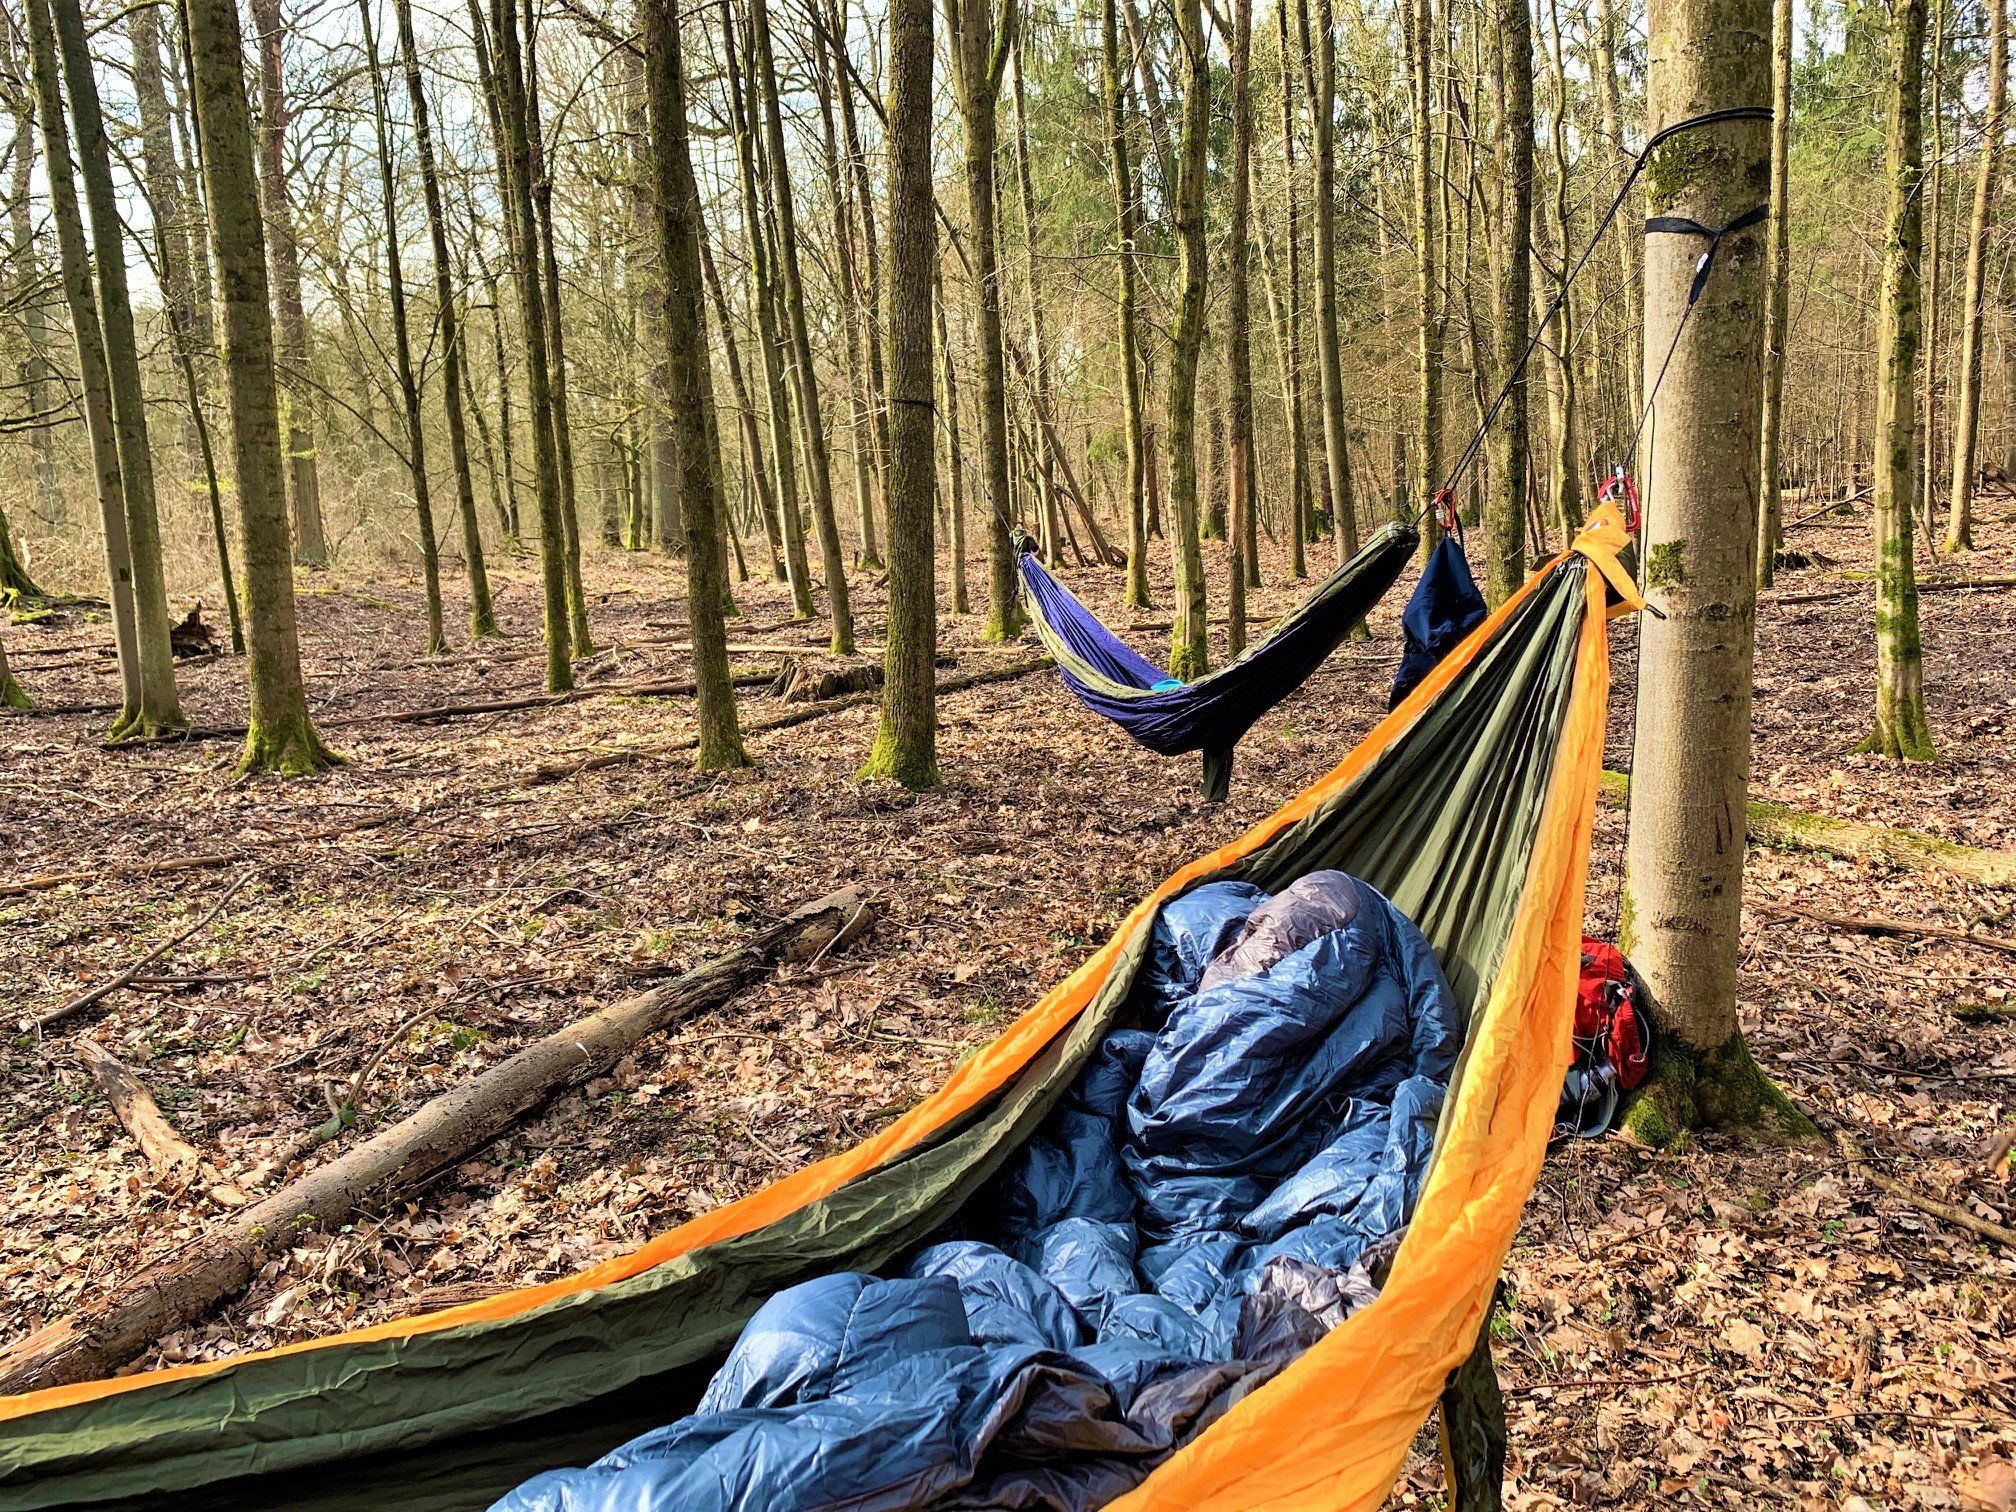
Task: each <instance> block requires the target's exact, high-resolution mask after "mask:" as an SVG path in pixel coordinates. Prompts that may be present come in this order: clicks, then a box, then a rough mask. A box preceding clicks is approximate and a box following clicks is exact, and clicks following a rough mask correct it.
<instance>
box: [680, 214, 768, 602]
mask: <svg viewBox="0 0 2016 1512" xmlns="http://www.w3.org/2000/svg"><path fill="white" fill-rule="evenodd" d="M701 231H702V233H703V234H702V236H701V238H700V267H701V271H702V272H703V273H704V274H705V275H706V278H707V292H708V295H709V297H710V298H711V299H712V300H713V303H714V319H715V323H716V324H718V325H719V326H720V327H721V354H722V356H724V357H725V358H727V360H728V386H729V391H730V392H731V393H733V394H734V395H735V410H736V413H737V415H738V416H739V417H740V421H739V423H740V426H741V434H742V455H743V458H744V459H745V465H746V467H747V471H748V476H749V481H750V484H751V485H752V486H753V487H754V489H755V492H756V508H757V510H758V512H759V513H760V514H761V516H762V518H763V524H764V528H765V530H766V532H767V533H768V535H769V540H770V574H771V576H772V577H774V578H776V579H777V581H778V582H780V583H781V582H783V581H785V579H786V573H785V571H784V564H783V561H782V559H781V558H780V557H779V555H778V549H777V548H778V535H777V525H776V520H777V500H776V496H775V495H774V494H773V493H772V492H771V491H770V470H769V466H768V464H767V463H765V462H764V460H763V428H762V426H761V425H759V424H758V423H757V420H756V406H755V405H754V404H752V403H751V402H750V398H749V384H748V381H747V379H745V378H744V377H743V374H742V353H741V351H740V349H739V348H738V347H737V345H736V342H735V324H734V318H733V316H732V314H731V312H730V311H729V308H728V300H727V296H726V295H725V294H723V292H722V289H721V276H720V274H718V273H717V272H716V271H715V269H714V250H713V247H712V246H711V244H710V243H709V242H708V240H707V238H706V235H705V234H704V233H705V231H706V227H704V226H703V227H701Z"/></svg>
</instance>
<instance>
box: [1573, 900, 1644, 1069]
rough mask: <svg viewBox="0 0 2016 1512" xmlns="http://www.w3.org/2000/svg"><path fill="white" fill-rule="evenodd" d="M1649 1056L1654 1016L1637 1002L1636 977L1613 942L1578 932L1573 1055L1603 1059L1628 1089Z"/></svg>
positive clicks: (1584, 1061)
mask: <svg viewBox="0 0 2016 1512" xmlns="http://www.w3.org/2000/svg"><path fill="white" fill-rule="evenodd" d="M1651 1057H1652V1018H1651V1015H1650V1014H1648V1013H1647V1012H1646V1011H1645V1006H1644V1004H1643V1003H1641V1002H1640V1001H1639V989H1638V977H1637V974H1636V973H1635V972H1633V971H1632V970H1631V963H1630V962H1629V961H1627V960H1625V959H1624V953H1623V952H1622V951H1620V950H1619V949H1618V948H1617V947H1616V946H1615V945H1612V944H1609V943H1608V942H1607V941H1604V940H1596V939H1591V938H1590V937H1589V936H1587V935H1584V936H1583V937H1582V979H1581V981H1580V983H1578V984H1577V986H1576V989H1575V1060H1576V1064H1578V1065H1592V1064H1596V1063H1598V1062H1602V1061H1607V1062H1608V1063H1609V1065H1610V1067H1611V1069H1612V1070H1614V1071H1615V1072H1616V1073H1617V1084H1618V1085H1619V1086H1620V1087H1622V1088H1623V1089H1624V1090H1625V1091H1627V1092H1628V1091H1630V1090H1631V1089H1632V1088H1633V1087H1635V1086H1637V1085H1638V1084H1639V1083H1640V1082H1642V1081H1643V1080H1645V1072H1646V1070H1647V1068H1648V1066H1649V1064H1650V1062H1651Z"/></svg>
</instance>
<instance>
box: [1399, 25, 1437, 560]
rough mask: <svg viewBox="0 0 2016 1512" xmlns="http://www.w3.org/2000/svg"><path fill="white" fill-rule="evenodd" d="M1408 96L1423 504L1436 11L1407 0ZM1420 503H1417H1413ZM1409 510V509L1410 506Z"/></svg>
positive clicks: (1433, 419)
mask: <svg viewBox="0 0 2016 1512" xmlns="http://www.w3.org/2000/svg"><path fill="white" fill-rule="evenodd" d="M1409 10H1410V14H1411V18H1412V24H1411V25H1410V26H1409V27H1408V64H1409V82H1410V86H1411V87H1410V91H1409V96H1410V100H1411V104H1412V113H1413V118H1414V120H1413V126H1414V129H1413V147H1414V383H1415V399H1414V402H1415V409H1414V430H1415V437H1416V440H1415V448H1414V478H1413V483H1414V497H1415V498H1417V499H1419V500H1420V501H1421V504H1422V505H1426V504H1427V503H1428V501H1429V500H1430V499H1432V498H1434V496H1435V490H1436V489H1438V488H1440V487H1441V486H1442V313H1441V307H1440V293H1441V290H1440V277H1441V275H1440V271H1439V270H1438V268H1437V267H1436V257H1435V253H1436V247H1437V239H1438V232H1437V229H1436V223H1437V216H1436V213H1435V212H1436V209H1437V208H1438V207H1437V204H1436V195H1435V184H1436V172H1435V135H1436V132H1435V89H1434V75H1433V63H1434V60H1435V11H1434V6H1433V3H1432V0H1410V3H1409ZM1417 507H1418V506H1417ZM1407 512H1408V513H1410V514H1411V513H1412V512H1413V511H1411V510H1409V511H1407ZM1435 535H1436V525H1435V518H1434V516H1433V515H1432V514H1431V515H1430V516H1429V517H1428V519H1427V520H1425V521H1424V522H1423V523H1422V527H1421V549H1422V550H1423V551H1424V552H1425V551H1427V550H1429V549H1430V548H1431V547H1432V546H1433V545H1434V539H1435Z"/></svg>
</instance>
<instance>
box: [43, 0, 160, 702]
mask: <svg viewBox="0 0 2016 1512" xmlns="http://www.w3.org/2000/svg"><path fill="white" fill-rule="evenodd" d="M51 12H52V14H53V16H54V19H55V23H56V43H57V48H58V50H59V52H60V53H61V55H62V63H63V83H64V88H65V90H66V92H67V93H68V95H69V97H70V121H71V125H72V128H73V129H74V131H75V133H76V137H75V141H76V149H77V167H78V170H79V173H80V176H81V177H82V178H83V181H84V199H85V203H86V204H87V205H88V206H89V207H90V211H91V250H92V258H93V262H94V264H95V272H96V273H97V286H98V318H99V327H100V330H101V331H102V333H103V336H104V341H105V372H106V379H107V382H108V384H109V386H110V389H111V397H112V428H113V434H114V435H115V437H116V438H117V442H118V453H119V491H120V497H121V499H122V500H123V501H124V508H125V511H126V547H127V551H128V553H129V555H130V557H131V560H132V568H133V651H134V656H135V659H136V661H137V663H138V669H139V680H138V692H139V696H140V702H139V704H138V706H137V707H135V708H134V709H132V710H131V711H130V713H122V714H121V716H120V720H119V721H118V722H117V723H115V724H114V725H113V726H112V734H113V735H114V736H115V737H117V736H120V735H126V734H133V735H158V734H160V733H161V732H162V731H164V730H173V729H179V728H180V727H181V726H183V725H184V724H187V723H188V721H187V720H186V719H184V718H183V715H182V703H181V699H180V698H179V697H178V696H177V694H176V689H175V655H174V652H173V651H172V650H171V649H170V647H169V644H168V582H167V574H166V572H165V570H164V568H163V566H162V562H161V521H160V513H159V508H158V505H157V503H156V500H155V495H154V452H153V446H152V444H151V441H150V438H149V435H148V429H147V393H146V389H145V386H144V384H143V382H142V379H141V376H140V344H139V338H138V336H137V334H136V333H135V331H134V328H133V304H132V301H131V299H130V298H129V297H128V295H127V290H126V240H125V236H124V234H123V231H122V228H121V224H120V218H119V202H118V198H117V195H116V192H115V190H114V188H113V184H112V154H111V147H110V144H109V143H108V142H107V140H106V136H105V118H104V116H103V114H102V113H101V111H100V110H99V107H98V81H97V78H96V76H95V75H94V74H93V73H92V70H91V53H90V50H89V48H88V46H87V45H86V42H85V35H84V13H83V10H82V8H81V7H80V6H79V4H78V0H53V3H52V5H51Z"/></svg>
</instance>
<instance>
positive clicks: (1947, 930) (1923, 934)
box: [1743, 898, 2016, 955]
mask: <svg viewBox="0 0 2016 1512" xmlns="http://www.w3.org/2000/svg"><path fill="white" fill-rule="evenodd" d="M1743 906H1744V908H1746V909H1749V910H1750V911H1752V912H1755V913H1762V914H1770V915H1771V916H1772V917H1774V918H1779V919H1804V920H1805V921H1806V922H1808V923H1809V924H1824V925H1825V926H1826V927H1827V928H1829V929H1840V930H1845V931H1847V932H1848V933H1849V934H1867V935H1915V936H1917V937H1918V938H1920V939H1926V940H1957V941H1959V942H1960V943H1962V944H1965V945H1979V946H1980V947H1981V948H1982V949H1983V950H1999V951H2002V952H2003V953H2004V954H2006V955H2016V940H2009V939H2004V938H2003V937H2002V936H2001V935H1984V934H1974V933H1972V932H1971V931H1969V930H1965V929H1958V928H1955V927H1954V926H1953V925H1951V924H1927V923H1920V922H1919V921H1917V920H1915V919H1875V918H1865V917H1862V916H1860V915H1855V914H1836V913H1822V912H1821V911H1820V910H1818V909H1813V908H1795V907H1793V906H1792V905H1791V904H1789V903H1767V902H1755V901H1752V900H1750V899H1747V898H1746V899H1745V900H1744V903H1743Z"/></svg>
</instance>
